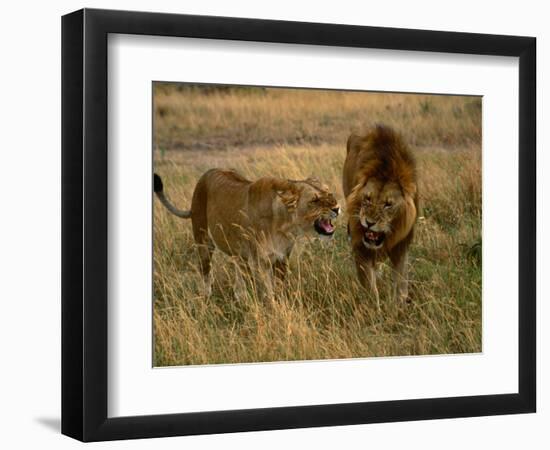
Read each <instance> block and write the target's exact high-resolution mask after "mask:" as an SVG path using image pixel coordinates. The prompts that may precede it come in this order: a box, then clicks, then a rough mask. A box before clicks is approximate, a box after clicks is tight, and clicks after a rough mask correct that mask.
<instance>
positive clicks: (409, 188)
mask: <svg viewBox="0 0 550 450" xmlns="http://www.w3.org/2000/svg"><path fill="white" fill-rule="evenodd" d="M343 187H344V195H345V196H346V205H347V213H348V216H349V222H348V230H349V234H350V238H351V246H352V251H353V255H354V258H355V263H356V267H357V273H358V277H359V280H360V282H361V283H362V284H363V286H365V287H366V288H368V289H370V290H371V291H373V293H374V295H375V297H376V301H377V304H378V305H379V299H378V292H377V288H376V275H375V273H376V272H375V270H376V262H377V261H378V260H380V259H381V258H383V257H384V256H388V257H389V258H390V260H391V262H392V265H393V267H394V295H395V296H396V297H398V298H399V299H400V300H405V299H407V297H408V285H407V273H406V260H407V253H408V248H409V245H410V244H411V241H412V239H413V232H414V225H415V222H416V219H417V215H418V185H417V175H416V164H415V161H414V158H413V156H412V153H411V152H410V150H409V149H408V147H407V145H406V144H405V143H404V142H403V140H402V138H401V137H400V136H399V135H398V134H397V133H395V132H394V131H393V130H392V129H391V128H389V127H386V126H382V125H378V126H376V127H375V128H374V129H372V130H371V131H369V132H368V133H367V134H365V135H363V136H358V135H355V134H352V135H351V136H350V137H349V139H348V143H347V156H346V161H345V163H344V174H343ZM369 233H370V234H369ZM367 236H370V237H372V236H383V237H384V238H383V241H382V242H381V243H380V244H379V243H378V241H373V240H369V239H368V238H367Z"/></svg>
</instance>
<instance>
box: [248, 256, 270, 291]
mask: <svg viewBox="0 0 550 450" xmlns="http://www.w3.org/2000/svg"><path fill="white" fill-rule="evenodd" d="M249 266H250V268H251V269H252V272H253V274H254V281H255V285H256V291H257V292H258V297H259V298H260V300H261V301H266V300H269V301H272V300H273V298H274V296H273V272H272V268H271V263H270V262H269V261H265V260H263V259H255V260H250V262H249Z"/></svg>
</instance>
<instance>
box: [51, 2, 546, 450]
mask: <svg viewBox="0 0 550 450" xmlns="http://www.w3.org/2000/svg"><path fill="white" fill-rule="evenodd" d="M109 33H123V34H137V35H151V36H178V37H192V38H208V39H230V40H239V41H259V42H277V43H289V44H310V45H325V46H336V47H368V48H377V49H391V50H413V51H428V52H444V53H464V54H476V55H501V56H515V57H519V105H518V108H519V142H518V152H519V168H518V170H519V235H520V236H521V240H520V241H521V245H520V246H519V291H518V302H519V323H518V327H519V386H518V392H517V393H508V394H499V395H480V396H470V397H449V398H430V399H415V400H400V401H377V402H366V403H346V404H336V405H311V406H295V407H294V406H289V407H277V408H262V409H247V410H234V411H211V412H196V413H182V414H168V415H152V416H151V415H146V416H133V417H117V418H108V417H107V392H108V383H107V317H108V313H107V192H108V186H107V98H108V97H107V96H108V92H107V36H108V34H109ZM535 91H536V39H535V38H533V37H518V36H502V35H487V34H471V33H457V32H439V31H421V30H410V29H395V28H377V27H364V26H349V25H333V24H320V23H300V22H285V21H272V20H257V19H243V18H227V17H207V16H191V15H173V14H157V13H144V12H128V11H108V10H93V9H84V10H80V11H76V12H74V13H71V14H68V15H66V16H63V18H62V433H63V434H66V435H68V436H71V437H73V438H76V439H79V440H82V441H102V440H113V439H131V438H148V437H161V436H177V435H191V434H211V433H228V432H239V431H255V430H274V429H283V428H299V427H319V426H329V425H349V424H364V423H377V422H397V421H406V420H425V419H438V418H453V417H468V416H487V415H497V414H514V413H529V412H535V408H536V347H535V344H536V341H535V335H536V320H535V318H536V311H535V305H536V270H535V269H536V104H535Z"/></svg>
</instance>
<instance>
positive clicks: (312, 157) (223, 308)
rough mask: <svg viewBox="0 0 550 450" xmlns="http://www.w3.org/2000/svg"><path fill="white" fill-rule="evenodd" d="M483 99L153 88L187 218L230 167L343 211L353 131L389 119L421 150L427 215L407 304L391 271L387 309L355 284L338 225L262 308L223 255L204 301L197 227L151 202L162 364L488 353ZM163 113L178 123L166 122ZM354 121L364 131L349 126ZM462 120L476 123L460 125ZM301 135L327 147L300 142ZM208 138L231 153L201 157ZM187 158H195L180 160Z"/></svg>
mask: <svg viewBox="0 0 550 450" xmlns="http://www.w3.org/2000/svg"><path fill="white" fill-rule="evenodd" d="M312 92H314V93H315V94H316V95H312V94H311V93H312ZM367 97H368V98H369V99H370V100H369V101H368V102H367V101H366V100H364V99H365V98H367ZM476 102H478V100H477V99H475V98H468V97H450V98H446V97H442V96H407V95H398V94H352V93H338V92H324V91H291V90H280V91H277V90H270V89H269V90H258V91H255V90H245V91H239V90H238V89H231V90H227V91H222V92H218V91H216V90H214V91H212V92H208V93H205V92H202V91H201V90H200V89H181V88H178V87H177V86H169V85H168V86H167V85H160V86H159V85H157V95H156V97H155V109H156V117H155V142H156V143H157V145H158V147H159V148H160V147H161V144H160V143H163V144H162V148H163V149H164V150H163V152H162V153H163V154H161V152H160V151H157V152H155V170H156V171H157V172H159V173H160V174H161V175H162V176H163V178H164V184H165V187H166V190H167V192H168V195H169V196H170V198H171V199H172V200H173V201H174V203H176V204H177V205H178V206H180V207H181V208H186V207H188V206H189V205H190V200H191V195H192V192H193V188H194V185H195V183H196V181H197V179H198V178H199V177H200V175H201V174H202V173H203V172H204V171H205V170H207V169H210V168H212V167H232V168H235V169H237V170H238V171H239V172H241V173H242V174H243V175H244V176H246V177H249V178H251V179H255V178H258V177H261V176H265V175H271V176H281V177H286V178H293V179H297V178H305V177H307V176H309V175H312V174H314V175H316V176H317V177H319V178H320V179H321V180H323V181H324V182H325V183H327V184H328V185H329V186H331V187H332V189H333V190H334V191H335V193H336V195H337V197H338V199H339V201H340V202H341V203H342V204H343V202H344V200H343V195H342V189H341V170H342V164H343V161H344V158H345V140H346V137H347V133H348V132H349V130H350V128H352V125H353V126H355V124H357V128H358V129H361V128H363V126H365V125H368V123H371V122H384V123H388V124H390V125H393V126H395V127H396V128H397V129H398V130H400V131H401V132H403V134H404V135H405V137H406V138H407V139H408V140H409V141H410V142H412V143H413V146H414V152H415V154H416V157H417V161H418V166H419V174H420V195H421V204H422V212H421V218H420V220H419V222H418V225H417V232H416V236H415V240H414V242H413V245H412V247H411V255H410V259H409V263H410V272H409V278H410V296H411V299H412V302H411V303H410V304H403V305H402V304H398V303H394V302H392V301H391V300H390V297H389V292H390V284H391V283H390V269H389V266H388V265H387V264H386V263H384V264H382V265H381V268H380V273H379V278H380V279H379V290H380V295H381V305H382V310H381V312H378V311H377V308H376V305H375V303H374V301H373V299H372V298H370V296H369V295H368V293H366V292H365V291H363V290H362V289H361V288H360V287H359V286H358V283H357V278H356V274H355V268H354V264H353V261H352V258H351V254H350V248H349V244H348V242H347V238H346V232H345V218H343V217H341V218H340V219H339V221H338V222H337V227H338V228H337V232H336V234H335V237H334V239H332V240H331V241H328V242H326V241H320V240H317V239H311V240H302V241H300V242H299V244H298V246H297V248H296V249H295V251H294V252H293V254H292V256H291V260H290V273H289V276H288V279H287V282H286V285H285V286H284V287H283V288H281V287H279V288H278V290H277V301H276V302H274V303H269V304H267V303H264V302H262V301H261V300H260V299H259V298H258V296H257V294H256V290H255V289H254V282H253V280H248V283H247V290H246V292H245V294H244V296H243V295H240V296H238V299H237V297H236V296H235V292H234V283H233V281H234V279H235V271H236V270H239V268H238V267H237V266H236V265H235V264H234V262H233V261H232V260H231V258H229V257H227V256H226V255H224V254H222V253H221V252H216V254H215V258H214V269H213V277H214V280H215V281H214V289H213V294H212V296H211V297H210V298H205V297H204V296H203V295H202V292H203V286H202V278H201V276H200V274H199V271H198V263H197V255H196V247H195V245H194V242H193V238H192V234H191V222H190V221H185V220H182V219H178V218H177V217H175V216H172V215H170V214H169V213H168V212H167V211H166V210H165V209H163V207H162V206H161V205H160V204H158V203H157V202H155V205H154V265H155V270H154V341H155V342H154V361H155V365H156V366H165V365H183V364H215V363H237V362H259V361H283V360H305V359H325V358H352V357H368V356H394V355H422V354H441V353H464V352H479V351H481V151H480V135H481V130H480V127H481V122H480V109H479V108H478V106H469V105H475V104H476ZM425 104H428V105H429V106H422V105H425ZM398 105H400V106H398ZM362 106H363V107H365V108H366V110H365V111H363V109H362ZM386 106H389V108H386ZM161 108H165V109H166V110H167V111H168V110H170V111H172V112H165V113H163V114H161V113H160V112H159V111H161ZM403 110H406V111H408V112H409V115H408V116H404V115H403ZM453 111H454V112H453ZM457 111H461V112H457ZM329 112H330V115H331V116H330V117H332V119H331V120H334V124H332V123H331V124H330V125H326V126H325V125H323V122H321V121H319V120H318V118H319V117H322V116H323V114H328V113H329ZM436 112H437V114H436ZM354 114H357V115H358V116H357V120H356V122H353V121H350V120H351V119H350V118H353V117H355V116H354ZM461 114H464V115H466V116H467V117H468V120H465V121H462V122H463V123H458V122H461V120H459V119H457V115H458V117H460V115H461ZM363 116H365V117H366V116H368V117H369V119H368V120H362V117H363ZM476 117H477V119H476ZM176 118H179V119H181V121H178V120H177V119H176ZM298 119H299V120H298ZM347 119H350V120H347ZM247 121H250V123H253V124H254V126H253V127H251V130H252V131H250V133H245V132H244V131H242V129H241V127H242V124H244V123H247ZM296 121H299V122H300V123H301V125H300V126H299V125H298V124H297V123H296ZM338 124H340V125H338ZM360 125H362V126H360ZM413 125H415V126H413ZM300 127H301V128H300ZM299 128H300V129H307V130H309V131H308V133H310V134H309V135H311V136H318V141H316V140H315V139H305V140H304V142H299V141H298V140H297V139H296V136H297V135H296V134H295V132H296V130H297V129H299ZM341 128H344V129H343V130H342V129H341ZM170 130H172V131H170ZM460 130H462V132H461V131H460ZM241 133H242V135H241ZM445 136H446V138H445ZM248 137H250V138H249V139H248ZM203 139H204V140H205V142H206V143H207V144H208V145H210V144H211V143H214V142H216V140H217V139H219V140H220V142H222V144H221V145H220V146H216V147H213V148H212V149H207V148H208V146H207V145H204V149H201V148H202V147H201V145H199V144H201V141H202V140H203ZM239 139H242V141H243V142H242V144H241V143H238V141H239ZM316 139H317V138H316ZM182 143H185V144H184V145H182ZM420 143H421V144H420ZM212 145H213V144H212ZM182 148H188V150H186V151H174V150H181V149H182ZM241 294H242V293H241Z"/></svg>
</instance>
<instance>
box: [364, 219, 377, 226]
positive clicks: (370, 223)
mask: <svg viewBox="0 0 550 450" xmlns="http://www.w3.org/2000/svg"><path fill="white" fill-rule="evenodd" d="M365 223H366V224H367V228H370V227H372V226H373V225H374V224H375V223H376V222H369V221H368V220H367V219H365Z"/></svg>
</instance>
